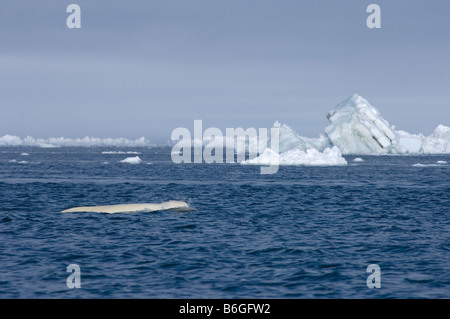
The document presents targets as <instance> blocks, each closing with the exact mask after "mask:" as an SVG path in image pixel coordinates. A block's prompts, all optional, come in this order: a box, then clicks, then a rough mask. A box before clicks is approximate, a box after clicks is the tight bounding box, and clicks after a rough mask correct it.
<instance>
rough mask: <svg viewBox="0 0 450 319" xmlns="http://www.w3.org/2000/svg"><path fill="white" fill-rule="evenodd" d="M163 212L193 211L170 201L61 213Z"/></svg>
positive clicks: (184, 203)
mask: <svg viewBox="0 0 450 319" xmlns="http://www.w3.org/2000/svg"><path fill="white" fill-rule="evenodd" d="M163 210H173V211H177V212H189V211H193V210H194V209H192V208H191V207H189V205H188V204H187V203H186V202H182V201H175V200H170V201H167V202H163V203H160V204H156V203H142V204H120V205H105V206H83V207H73V208H69V209H65V210H63V211H61V212H62V213H74V212H87V213H89V212H92V213H108V214H114V213H138V212H155V211H163Z"/></svg>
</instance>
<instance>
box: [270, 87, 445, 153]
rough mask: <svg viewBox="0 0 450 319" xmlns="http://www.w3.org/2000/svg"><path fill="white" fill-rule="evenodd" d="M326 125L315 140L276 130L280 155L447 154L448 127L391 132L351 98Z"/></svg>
mask: <svg viewBox="0 0 450 319" xmlns="http://www.w3.org/2000/svg"><path fill="white" fill-rule="evenodd" d="M326 117H327V119H328V120H329V122H330V124H329V125H328V126H327V127H326V128H325V130H324V133H323V134H321V135H320V136H319V137H318V138H307V137H302V136H300V135H299V134H297V132H295V131H294V130H293V129H292V128H290V127H289V126H287V125H285V124H283V125H281V124H280V123H278V122H275V124H274V127H278V128H279V129H280V131H279V132H280V137H279V140H280V152H281V153H283V152H286V151H288V150H293V149H300V150H303V151H306V150H308V149H312V148H313V149H316V150H318V151H320V152H323V151H324V150H325V149H327V148H331V147H337V148H338V149H339V150H340V152H341V153H342V154H343V155H350V154H354V155H357V154H361V155H363V154H449V153H450V127H447V126H444V125H439V126H438V127H437V128H436V129H435V131H434V132H433V134H431V135H430V136H424V135H423V134H411V133H408V132H406V131H402V130H395V128H394V127H393V126H391V125H390V124H389V122H388V121H387V120H385V119H384V118H383V117H382V116H381V114H380V111H379V110H378V109H377V108H375V107H374V106H372V105H371V104H370V103H369V102H368V101H367V100H366V99H364V98H363V97H361V96H360V95H358V94H353V95H352V96H351V97H349V98H347V99H346V100H344V101H343V102H341V103H340V104H338V105H337V106H336V107H335V108H334V109H333V110H332V111H330V112H328V113H327V115H326Z"/></svg>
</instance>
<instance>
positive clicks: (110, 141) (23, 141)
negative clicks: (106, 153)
mask: <svg viewBox="0 0 450 319" xmlns="http://www.w3.org/2000/svg"><path fill="white" fill-rule="evenodd" d="M0 146H35V147H41V148H57V147H96V146H107V147H110V146H113V147H153V146H155V145H154V144H152V143H150V141H149V140H147V139H145V138H144V137H141V138H138V139H135V140H130V139H127V138H123V137H119V138H98V137H89V136H86V137H84V138H66V137H50V138H34V137H32V136H27V137H25V138H20V137H18V136H15V135H8V134H7V135H4V136H0Z"/></svg>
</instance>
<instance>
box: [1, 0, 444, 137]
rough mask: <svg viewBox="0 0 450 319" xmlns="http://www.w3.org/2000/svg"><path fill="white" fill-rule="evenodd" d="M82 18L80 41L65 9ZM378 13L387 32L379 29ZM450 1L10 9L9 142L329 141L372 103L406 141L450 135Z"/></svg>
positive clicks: (192, 1)
mask: <svg viewBox="0 0 450 319" xmlns="http://www.w3.org/2000/svg"><path fill="white" fill-rule="evenodd" d="M70 3H76V4H78V5H80V7H81V29H68V28H67V26H66V19H67V17H68V15H69V13H66V8H67V6H68V5H69V4H70ZM370 3H377V4H379V5H380V7H381V24H382V28H381V29H369V28H367V26H366V19H367V17H368V15H369V14H368V13H366V8H367V6H368V5H369V4H370ZM449 12H450V2H449V1H444V0H442V1H424V0H422V1H414V0H396V1H392V0H389V1H387V0H386V1H381V0H373V1H361V0H346V1H336V0H308V1H300V0H292V1H288V0H270V1H269V0H258V1H256V0H252V1H250V0H222V1H219V0H176V1H175V0H161V1H153V0H148V1H137V0H135V1H125V0H71V1H61V0H46V1H20V0H2V2H1V3H0V110H1V112H0V136H2V135H4V134H14V135H18V136H21V137H25V136H26V135H32V136H34V137H51V136H65V137H84V136H86V135H88V136H96V137H127V138H138V137H141V136H145V137H146V138H148V139H150V140H151V141H153V142H165V141H167V140H168V139H169V138H170V133H171V132H172V130H173V129H174V128H176V127H180V126H182V127H187V128H190V129H192V127H193V120H194V119H202V120H203V126H204V128H205V127H212V126H214V127H219V128H221V129H223V130H225V128H226V127H239V126H241V127H244V128H246V127H256V128H258V127H270V126H272V124H273V122H274V121H276V120H278V121H280V122H281V123H286V124H289V125H290V126H292V127H293V128H294V129H296V130H297V131H298V132H299V133H300V134H301V135H304V136H310V137H316V136H318V135H319V134H320V133H321V132H323V129H324V128H325V126H326V125H327V124H328V122H327V120H326V118H325V115H326V113H327V112H328V111H329V110H330V109H332V108H333V107H334V106H335V105H337V104H338V103H339V102H341V101H342V100H344V99H345V98H347V97H348V96H350V95H352V94H353V93H359V94H360V95H362V96H363V97H365V98H366V99H368V101H369V102H370V103H371V104H373V105H374V106H376V107H377V108H378V109H379V110H380V111H381V114H382V115H383V117H384V118H385V119H387V120H388V121H389V122H390V123H391V124H394V125H396V128H397V129H403V130H407V131H409V132H411V133H419V132H422V133H424V134H426V135H428V134H430V133H431V132H432V131H433V130H434V128H435V127H436V126H437V125H438V124H446V125H450V36H449V35H450V17H449Z"/></svg>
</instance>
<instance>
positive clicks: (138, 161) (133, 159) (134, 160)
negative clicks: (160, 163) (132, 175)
mask: <svg viewBox="0 0 450 319" xmlns="http://www.w3.org/2000/svg"><path fill="white" fill-rule="evenodd" d="M120 163H128V164H141V163H142V160H141V159H140V158H139V156H135V157H127V158H126V159H123V160H121V161H120Z"/></svg>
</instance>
